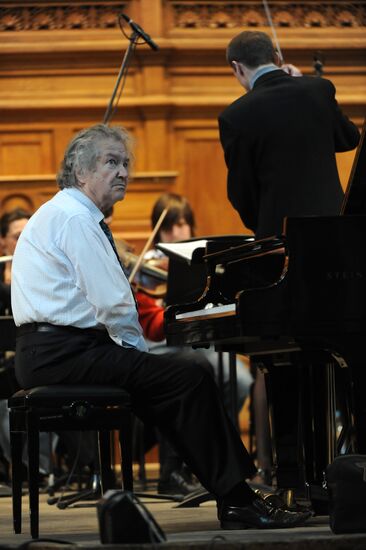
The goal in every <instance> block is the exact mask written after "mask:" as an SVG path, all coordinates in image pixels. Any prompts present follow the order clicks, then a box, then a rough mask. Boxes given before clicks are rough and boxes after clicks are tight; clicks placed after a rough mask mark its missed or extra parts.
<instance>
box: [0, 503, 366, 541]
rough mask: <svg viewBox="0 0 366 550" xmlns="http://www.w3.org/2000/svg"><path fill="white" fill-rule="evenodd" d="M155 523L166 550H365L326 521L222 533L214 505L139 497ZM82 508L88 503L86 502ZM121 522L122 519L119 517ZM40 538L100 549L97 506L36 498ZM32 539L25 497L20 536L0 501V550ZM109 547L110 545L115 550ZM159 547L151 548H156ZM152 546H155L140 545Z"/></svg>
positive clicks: (354, 537) (358, 538) (7, 507)
mask: <svg viewBox="0 0 366 550" xmlns="http://www.w3.org/2000/svg"><path fill="white" fill-rule="evenodd" d="M142 501H143V502H144V504H145V505H146V506H147V508H148V509H149V510H150V512H151V513H152V515H153V516H154V518H155V520H156V521H157V522H158V524H159V525H160V527H161V528H162V529H163V530H164V532H165V534H166V537H167V543H164V545H163V546H162V547H164V548H169V549H171V550H172V549H175V548H179V549H183V548H189V549H195V548H197V549H198V548H211V549H213V548H227V549H236V548H241V549H248V550H249V548H250V550H259V549H261V550H264V549H265V550H282V549H283V550H287V549H288V550H309V549H312V550H318V549H319V550H328V549H329V550H341V549H342V550H355V549H358V550H361V549H366V534H364V535H362V534H360V535H348V536H346V535H334V534H332V532H331V531H330V529H329V525H328V518H327V517H325V516H323V517H315V518H312V519H310V520H308V522H307V524H306V525H305V526H303V527H301V528H295V529H278V530H268V531H261V530H255V529H251V530H242V531H223V530H221V529H220V527H219V523H218V521H217V519H216V506H215V504H214V503H213V502H206V503H204V504H201V505H200V506H199V507H198V508H188V509H187V508H185V509H184V508H175V504H174V503H171V502H162V501H154V500H150V499H147V500H145V499H142ZM85 504H86V503H85ZM121 521H123V518H121ZM40 538H41V539H53V540H57V541H60V544H57V545H55V546H54V545H52V546H51V547H52V548H67V546H66V547H65V546H64V545H62V546H61V541H68V542H69V543H72V545H73V546H76V547H83V548H99V547H102V545H101V543H100V539H99V527H98V520H97V512H96V508H95V506H94V507H91V506H90V504H89V505H88V506H87V507H77V508H67V509H65V510H60V509H58V508H57V507H55V506H50V505H49V504H47V495H41V496H40ZM29 540H30V534H29V518H28V499H27V497H26V496H25V497H24V498H23V533H22V534H20V535H14V534H13V532H12V511H11V498H10V497H3V498H1V499H0V549H3V548H16V547H18V546H19V545H21V544H22V543H24V542H25V541H29ZM113 546H114V547H115V548H117V547H123V548H129V547H131V548H132V547H133V548H135V549H136V548H138V547H142V546H141V545H138V546H136V545H134V546H131V545H113ZM113 546H108V547H109V548H113ZM157 546H158V545H155V548H157ZM143 547H144V548H149V547H151V548H153V545H144V546H143ZM31 548H36V549H37V550H40V549H46V548H50V545H47V544H46V543H45V542H44V543H41V542H38V543H37V544H32V545H31Z"/></svg>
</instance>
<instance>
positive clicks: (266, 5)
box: [262, 0, 284, 65]
mask: <svg viewBox="0 0 366 550" xmlns="http://www.w3.org/2000/svg"><path fill="white" fill-rule="evenodd" d="M262 2H263V7H264V11H265V13H266V16H267V20H268V23H269V26H270V27H271V31H272V36H273V41H274V43H275V46H276V50H277V53H278V56H279V58H280V61H281V65H283V63H284V58H283V55H282V50H281V46H280V43H279V41H278V36H277V32H276V28H275V26H274V24H273V20H272V15H271V10H270V9H269V5H268V2H267V0H262Z"/></svg>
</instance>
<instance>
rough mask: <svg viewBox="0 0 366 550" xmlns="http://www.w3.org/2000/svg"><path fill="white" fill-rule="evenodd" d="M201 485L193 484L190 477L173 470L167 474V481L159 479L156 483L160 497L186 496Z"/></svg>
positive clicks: (182, 472) (183, 472)
mask: <svg viewBox="0 0 366 550" xmlns="http://www.w3.org/2000/svg"><path fill="white" fill-rule="evenodd" d="M200 487H201V485H200V484H199V483H195V482H194V481H193V479H192V476H191V475H189V474H187V473H186V472H185V471H184V470H181V471H178V470H174V471H173V472H171V473H170V474H169V477H168V479H161V480H160V481H159V483H158V493H159V494H160V495H182V496H185V495H188V494H189V493H193V492H194V491H197V489H199V488H200Z"/></svg>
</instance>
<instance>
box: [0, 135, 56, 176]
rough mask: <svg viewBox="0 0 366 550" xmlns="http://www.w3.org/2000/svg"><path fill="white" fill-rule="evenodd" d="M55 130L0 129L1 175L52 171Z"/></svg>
mask: <svg viewBox="0 0 366 550" xmlns="http://www.w3.org/2000/svg"><path fill="white" fill-rule="evenodd" d="M53 143H54V140H53V132H52V130H51V129H49V130H48V131H47V130H45V131H41V130H40V131H29V132H25V131H13V132H6V131H1V130H0V175H5V174H9V175H15V174H19V175H24V174H42V173H43V174H44V173H50V172H52V170H53V169H54V166H53V164H54V162H53V158H54V155H53V153H54V147H53Z"/></svg>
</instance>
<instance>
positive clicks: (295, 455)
mask: <svg viewBox="0 0 366 550" xmlns="http://www.w3.org/2000/svg"><path fill="white" fill-rule="evenodd" d="M324 361H325V358H324V357H323V356H319V357H318V356H315V355H313V354H312V355H308V354H306V353H296V354H276V355H274V356H272V357H271V358H268V359H267V358H266V359H265V366H266V371H267V374H266V387H267V395H268V400H269V409H270V417H271V435H272V442H273V462H274V468H275V474H276V479H277V486H278V487H279V488H281V489H286V490H287V489H294V490H295V493H296V494H298V495H299V496H307V493H308V487H309V485H310V486H311V485H316V486H319V487H321V484H322V481H323V471H324V469H325V466H326V465H327V463H328V459H329V448H328V447H329V445H328V443H329V441H328V437H327V435H328V432H329V426H328V422H329V415H328V413H327V402H326V395H327V371H326V369H325V368H324Z"/></svg>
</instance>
